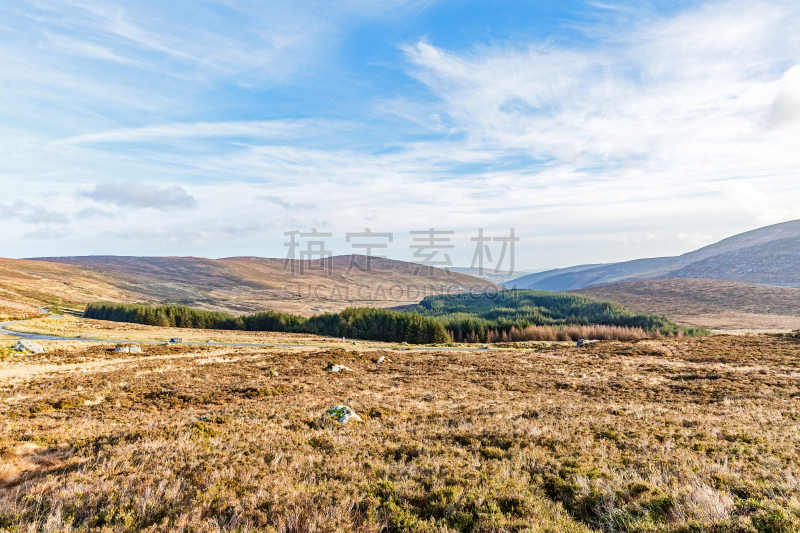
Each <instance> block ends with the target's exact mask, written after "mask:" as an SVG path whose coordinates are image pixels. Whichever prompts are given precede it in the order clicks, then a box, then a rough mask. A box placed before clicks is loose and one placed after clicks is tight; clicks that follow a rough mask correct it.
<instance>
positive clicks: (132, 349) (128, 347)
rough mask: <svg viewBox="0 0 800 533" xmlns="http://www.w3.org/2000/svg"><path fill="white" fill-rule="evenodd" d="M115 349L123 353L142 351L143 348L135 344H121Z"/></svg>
mask: <svg viewBox="0 0 800 533" xmlns="http://www.w3.org/2000/svg"><path fill="white" fill-rule="evenodd" d="M114 351H115V352H122V353H142V349H141V348H140V347H139V346H137V345H135V344H133V345H131V344H121V345H119V346H117V347H116V348H114Z"/></svg>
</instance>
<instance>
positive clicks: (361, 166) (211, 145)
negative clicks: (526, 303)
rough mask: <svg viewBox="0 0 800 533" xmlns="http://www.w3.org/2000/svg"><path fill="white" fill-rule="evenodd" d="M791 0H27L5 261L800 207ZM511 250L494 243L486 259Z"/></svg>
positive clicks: (736, 215)
mask: <svg viewBox="0 0 800 533" xmlns="http://www.w3.org/2000/svg"><path fill="white" fill-rule="evenodd" d="M798 23H800V6H798V5H797V3H796V2H789V1H786V2H779V1H758V0H757V1H751V2H743V1H733V2H731V1H727V2H683V1H682V2H646V1H642V2H610V3H603V2H544V1H543V2H510V1H509V2H500V1H498V2H488V1H483V2H472V1H447V0H438V1H437V0H434V1H427V0H426V1H409V2H403V1H400V0H393V1H383V2H381V1H366V0H364V1H362V0H351V1H343V2H335V3H331V2H311V1H306V2H291V3H289V2H247V1H245V2H242V1H239V2H232V1H214V0H205V1H202V2H201V1H200V0H192V1H176V2H171V3H164V2H148V1H142V0H136V1H125V2H96V1H92V0H85V1H66V2H64V1H60V2H48V1H30V2H22V1H20V2H12V3H11V4H10V5H6V6H4V7H3V8H2V11H0V97H2V100H0V123H1V124H2V128H0V157H2V161H3V165H2V166H0V180H2V184H3V187H2V190H0V201H2V207H0V219H2V225H3V228H4V230H5V231H3V232H2V234H0V243H2V255H3V256H7V257H33V256H54V255H89V254H121V255H195V256H206V257H225V256H233V255H257V256H272V257H281V256H283V255H284V254H285V253H286V249H287V248H286V247H285V246H284V242H285V240H286V239H285V237H284V235H283V234H284V232H285V231H290V230H295V229H301V230H306V231H307V230H309V229H310V228H317V229H318V230H319V231H325V232H330V233H332V234H333V237H332V238H331V239H329V243H328V247H329V248H330V249H332V250H333V252H334V253H336V254H345V253H351V252H353V251H354V250H353V249H351V248H350V245H349V244H348V243H346V242H345V234H346V233H347V232H361V231H364V230H365V229H366V228H370V229H371V230H372V231H373V232H392V233H394V236H395V237H394V240H393V242H392V243H391V244H390V245H389V249H388V255H389V257H392V258H395V259H406V260H408V259H411V256H412V253H413V250H411V249H410V248H409V245H411V244H413V243H412V241H411V236H410V235H409V231H412V230H421V229H426V228H431V227H435V228H437V229H442V230H452V231H454V232H455V233H454V235H453V241H452V244H453V245H454V246H455V247H454V248H453V249H452V250H451V251H450V255H451V256H452V259H453V263H454V264H456V265H463V266H467V265H468V264H469V262H470V259H471V258H472V255H473V247H474V243H473V242H471V241H470V238H471V237H474V236H475V235H476V234H477V229H478V228H485V232H486V234H487V235H490V236H504V235H508V230H509V228H512V227H513V228H515V230H516V234H517V235H518V236H519V237H520V242H519V243H517V253H516V256H517V264H516V268H517V269H538V268H547V267H561V266H568V265H571V264H577V263H596V262H610V261H619V260H626V259H633V258H638V257H648V256H660V255H672V254H678V253H683V252H687V251H690V250H692V249H695V248H697V247H699V246H703V245H705V244H709V243H711V242H714V241H716V240H719V239H722V238H724V237H727V236H730V235H732V234H735V233H739V232H741V231H746V230H748V229H753V228H756V227H759V226H763V225H766V224H771V223H775V222H782V221H785V220H792V219H797V218H800V180H798V179H797V177H798V175H797V173H798V168H800V167H799V166H798V164H800V150H797V146H798V141H800V66H798V65H800V34H798V32H796V28H797V27H798ZM497 252H499V249H498V250H497V251H496V252H495V255H496V254H497Z"/></svg>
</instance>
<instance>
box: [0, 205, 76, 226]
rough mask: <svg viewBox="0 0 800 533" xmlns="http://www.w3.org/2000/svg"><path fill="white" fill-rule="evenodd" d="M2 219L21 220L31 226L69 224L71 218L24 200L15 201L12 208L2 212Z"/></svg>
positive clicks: (0, 212)
mask: <svg viewBox="0 0 800 533" xmlns="http://www.w3.org/2000/svg"><path fill="white" fill-rule="evenodd" d="M0 218H4V219H6V220H20V221H22V222H27V223H30V224H69V217H67V215H66V214H64V213H60V212H58V211H52V210H50V209H47V208H46V207H44V206H36V205H31V204H29V203H28V202H25V201H24V200H17V201H15V202H14V203H13V204H12V205H11V206H10V207H8V208H5V209H2V210H0Z"/></svg>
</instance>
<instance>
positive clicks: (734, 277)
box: [502, 220, 800, 291]
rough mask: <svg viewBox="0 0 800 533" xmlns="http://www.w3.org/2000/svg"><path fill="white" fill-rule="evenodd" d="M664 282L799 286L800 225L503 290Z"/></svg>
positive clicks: (572, 270)
mask: <svg viewBox="0 0 800 533" xmlns="http://www.w3.org/2000/svg"><path fill="white" fill-rule="evenodd" d="M666 278H698V279H718V280H727V281H738V282H743V283H757V284H765V285H775V286H781V287H800V220H791V221H788V222H781V223H779V224H772V225H770V226H765V227H762V228H756V229H754V230H750V231H747V232H744V233H740V234H737V235H733V236H731V237H728V238H725V239H723V240H721V241H719V242H716V243H714V244H710V245H708V246H704V247H702V248H699V249H697V250H694V251H692V252H687V253H685V254H682V255H679V256H672V257H653V258H644V259H634V260H632V261H623V262H619V263H609V264H605V265H599V266H594V265H576V266H573V267H568V268H563V269H554V270H549V271H546V272H540V273H537V274H532V275H528V276H522V277H520V278H517V279H514V280H511V281H508V282H505V283H503V284H502V285H503V286H505V287H516V288H520V289H538V290H551V291H568V290H577V289H583V288H590V287H599V286H603V285H609V284H614V283H623V282H631V281H643V280H653V279H666Z"/></svg>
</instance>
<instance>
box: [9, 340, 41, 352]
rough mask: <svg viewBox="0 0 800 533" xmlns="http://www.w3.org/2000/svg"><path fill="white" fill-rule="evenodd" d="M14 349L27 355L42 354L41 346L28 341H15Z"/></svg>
mask: <svg viewBox="0 0 800 533" xmlns="http://www.w3.org/2000/svg"><path fill="white" fill-rule="evenodd" d="M14 349H15V350H16V351H18V352H29V353H42V352H43V351H44V348H42V345H41V344H39V343H36V342H33V341H28V340H21V341H17V343H16V344H15V345H14Z"/></svg>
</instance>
